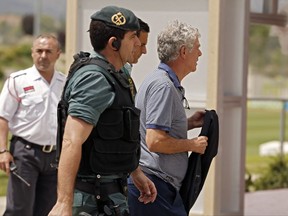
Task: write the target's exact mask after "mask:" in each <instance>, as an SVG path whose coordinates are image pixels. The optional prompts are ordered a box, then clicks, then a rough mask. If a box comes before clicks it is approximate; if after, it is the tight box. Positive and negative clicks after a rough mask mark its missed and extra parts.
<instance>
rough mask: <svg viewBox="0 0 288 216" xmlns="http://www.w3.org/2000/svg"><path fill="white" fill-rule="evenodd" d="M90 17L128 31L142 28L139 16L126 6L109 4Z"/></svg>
mask: <svg viewBox="0 0 288 216" xmlns="http://www.w3.org/2000/svg"><path fill="white" fill-rule="evenodd" d="M90 18H91V19H92V20H99V21H103V22H104V23H105V24H106V25H108V26H110V27H114V28H119V29H122V30H126V31H127V30H128V31H135V30H139V28H140V26H139V22H138V18H137V17H136V16H135V14H134V13H133V12H132V11H131V10H128V9H126V8H121V7H116V6H107V7H104V8H102V9H101V10H100V11H97V12H96V13H94V14H92V15H91V17H90Z"/></svg>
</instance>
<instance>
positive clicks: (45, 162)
mask: <svg viewBox="0 0 288 216" xmlns="http://www.w3.org/2000/svg"><path fill="white" fill-rule="evenodd" d="M10 151H11V154H12V155H13V157H14V162H15V164H16V166H17V173H18V174H19V175H20V176H21V177H23V178H24V179H25V180H26V181H27V182H28V183H29V184H30V187H29V186H27V185H26V184H25V183H23V182H22V181H21V180H20V179H18V178H17V177H16V176H15V175H13V174H12V173H11V174H10V176H9V181H8V188H7V206H6V211H5V213H4V215H5V216H18V215H19V216H20V215H21V216H46V215H48V213H49V212H50V210H51V209H52V207H53V206H54V204H55V203H56V198H57V191H56V188H57V170H56V169H55V168H52V167H51V165H50V164H51V163H55V155H56V152H55V151H53V152H50V153H45V152H42V150H41V148H33V147H32V148H28V147H27V145H26V144H24V143H23V142H22V141H21V140H19V139H12V140H11V146H10Z"/></svg>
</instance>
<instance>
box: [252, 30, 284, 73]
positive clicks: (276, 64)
mask: <svg viewBox="0 0 288 216" xmlns="http://www.w3.org/2000/svg"><path fill="white" fill-rule="evenodd" d="M270 31H271V26H268V25H252V24H251V25H250V37H249V64H250V66H251V67H252V69H253V70H252V71H253V72H254V73H259V74H262V75H264V76H267V77H272V78H275V77H279V76H280V77H286V78H287V77H288V61H287V56H284V55H283V54H282V53H281V49H280V45H279V40H278V37H272V36H271V35H270Z"/></svg>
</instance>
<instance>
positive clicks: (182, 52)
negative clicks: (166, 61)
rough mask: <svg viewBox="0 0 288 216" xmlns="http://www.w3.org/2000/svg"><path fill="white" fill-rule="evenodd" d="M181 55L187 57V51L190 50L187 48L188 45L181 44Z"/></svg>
mask: <svg viewBox="0 0 288 216" xmlns="http://www.w3.org/2000/svg"><path fill="white" fill-rule="evenodd" d="M179 52H180V56H181V57H182V58H183V57H184V58H185V56H186V54H187V52H188V50H187V47H186V46H184V45H183V46H181V48H180V51H179Z"/></svg>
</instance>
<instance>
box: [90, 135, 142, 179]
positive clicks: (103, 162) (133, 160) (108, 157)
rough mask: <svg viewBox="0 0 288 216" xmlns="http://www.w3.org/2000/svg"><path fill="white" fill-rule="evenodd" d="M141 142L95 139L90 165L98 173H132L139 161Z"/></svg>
mask: <svg viewBox="0 0 288 216" xmlns="http://www.w3.org/2000/svg"><path fill="white" fill-rule="evenodd" d="M139 155H140V146H139V142H127V141H126V140H123V139H121V140H119V139H118V140H102V139H99V138H94V139H93V148H92V151H91V153H90V167H91V170H92V172H93V173H96V174H113V173H130V172H132V171H133V170H135V169H136V168H137V166H138V163H139Z"/></svg>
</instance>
